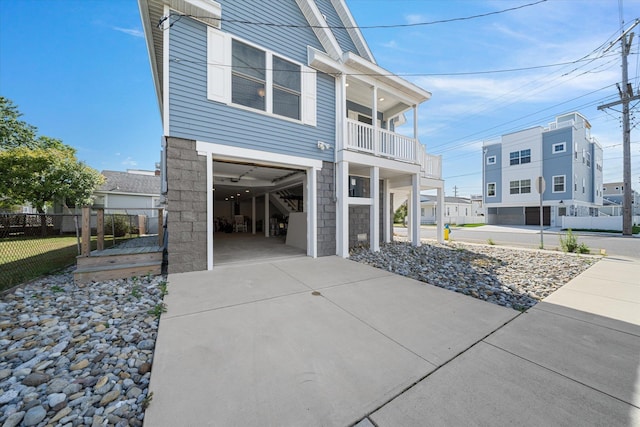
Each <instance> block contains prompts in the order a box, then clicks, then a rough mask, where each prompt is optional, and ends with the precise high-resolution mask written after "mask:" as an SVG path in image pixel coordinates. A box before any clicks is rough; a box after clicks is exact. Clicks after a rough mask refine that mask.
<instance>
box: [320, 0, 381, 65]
mask: <svg viewBox="0 0 640 427" xmlns="http://www.w3.org/2000/svg"><path fill="white" fill-rule="evenodd" d="M331 4H332V5H333V8H334V9H335V10H336V12H338V16H339V17H340V20H341V21H342V23H343V24H344V26H345V27H350V28H347V32H348V33H349V36H351V40H353V44H355V45H356V49H358V53H359V54H360V56H362V57H363V58H366V59H368V60H369V61H371V62H373V63H374V64H375V63H376V59H375V58H374V57H373V53H371V50H370V49H369V45H368V44H367V41H366V40H365V39H364V37H363V35H362V33H361V32H360V29H359V28H358V24H356V20H355V19H353V15H351V11H350V10H349V8H348V7H347V4H346V3H345V2H344V0H331Z"/></svg>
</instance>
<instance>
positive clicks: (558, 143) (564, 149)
mask: <svg viewBox="0 0 640 427" xmlns="http://www.w3.org/2000/svg"><path fill="white" fill-rule="evenodd" d="M560 145H561V146H562V149H561V150H557V151H556V147H557V146H560ZM566 151H567V143H566V142H557V143H555V144H553V146H552V148H551V154H559V153H564V152H566Z"/></svg>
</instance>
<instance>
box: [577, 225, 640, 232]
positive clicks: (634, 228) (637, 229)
mask: <svg viewBox="0 0 640 427" xmlns="http://www.w3.org/2000/svg"><path fill="white" fill-rule="evenodd" d="M572 231H589V232H592V233H618V234H621V233H622V231H620V230H592V229H589V228H574V229H572ZM631 233H633V234H638V233H640V225H634V226H632V228H631Z"/></svg>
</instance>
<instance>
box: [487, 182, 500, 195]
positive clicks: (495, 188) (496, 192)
mask: <svg viewBox="0 0 640 427" xmlns="http://www.w3.org/2000/svg"><path fill="white" fill-rule="evenodd" d="M491 184H493V196H491V195H489V186H490V185H491ZM497 195H498V186H497V185H496V183H495V182H487V197H496V196H497Z"/></svg>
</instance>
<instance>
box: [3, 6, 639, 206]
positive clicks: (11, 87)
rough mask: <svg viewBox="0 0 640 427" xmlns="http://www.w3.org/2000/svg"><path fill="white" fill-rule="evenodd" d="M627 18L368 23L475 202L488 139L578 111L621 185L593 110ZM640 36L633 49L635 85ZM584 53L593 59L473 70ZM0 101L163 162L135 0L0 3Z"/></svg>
mask: <svg viewBox="0 0 640 427" xmlns="http://www.w3.org/2000/svg"><path fill="white" fill-rule="evenodd" d="M239 1H241V0H239ZM534 1H535V0H514V1H511V0H500V1H484V0H460V1H456V0H431V1H426V0H347V4H348V5H349V7H350V9H351V11H352V14H353V15H354V17H355V19H356V21H357V22H358V24H359V25H360V26H372V25H389V24H407V23H416V22H430V21H436V20H444V19H451V18H460V17H468V16H472V15H477V14H485V13H488V12H494V11H499V10H503V9H507V8H512V7H518V6H522V5H525V4H527V3H532V2H534ZM638 17H640V0H624V1H623V4H622V18H623V19H624V21H625V23H626V24H627V25H628V24H630V23H632V22H633V21H634V20H635V19H636V18H638ZM620 22H621V14H620V9H619V2H618V1H614V0H548V1H546V2H544V3H540V4H537V5H533V6H529V7H524V8H521V9H518V10H515V11H511V12H506V13H502V14H496V15H492V16H487V17H483V18H477V19H469V20H462V21H456V22H449V23H442V24H434V25H428V26H417V27H406V28H387V29H363V30H362V31H363V34H364V36H365V38H366V39H367V41H368V43H369V46H370V48H371V50H372V51H373V53H374V55H375V57H376V60H377V61H378V64H379V65H381V66H382V67H384V68H387V69H388V70H390V71H393V72H396V73H398V74H401V75H407V76H406V78H407V79H408V80H411V81H413V82H415V83H416V84H418V85H419V86H421V87H423V88H425V89H427V90H429V91H431V92H432V93H433V97H432V99H431V100H430V101H428V102H426V103H424V104H423V105H422V106H421V108H420V110H419V111H420V115H419V130H420V140H421V142H422V143H423V144H425V145H426V146H427V150H428V151H429V152H431V153H434V154H442V156H443V159H444V168H443V175H444V178H445V179H446V183H445V190H446V194H447V195H448V196H452V195H454V193H455V191H456V190H455V189H454V187H457V194H458V195H462V196H466V195H469V194H479V193H480V192H481V178H482V172H481V171H482V162H481V157H482V154H481V153H482V150H481V147H482V143H483V141H490V140H495V139H497V138H499V136H500V135H501V134H505V133H509V132H513V131H516V130H519V129H524V128H528V127H532V126H537V125H542V126H546V125H547V124H548V123H549V122H551V121H553V119H554V117H555V116H556V115H559V114H562V113H565V112H569V111H579V112H581V113H582V114H583V115H585V116H586V117H587V118H588V119H589V120H590V122H591V124H592V126H593V127H592V135H593V136H595V137H596V138H597V139H598V140H599V142H600V143H601V145H602V146H603V147H604V157H605V162H604V177H605V182H606V181H621V180H622V146H621V142H622V137H621V128H620V114H619V113H618V112H616V111H615V110H608V111H605V112H603V111H598V110H597V106H598V105H600V104H602V103H606V102H611V101H614V100H616V99H617V89H616V88H615V83H616V82H618V81H620V79H621V77H620V76H621V73H620V49H619V45H616V46H614V47H613V48H611V49H610V50H609V51H608V52H607V53H603V48H602V47H603V46H608V45H609V42H611V41H612V40H614V39H615V38H616V37H617V36H618V35H619V30H620ZM635 32H636V34H639V33H640V26H638V27H636V30H635ZM638 39H640V37H636V38H635V39H634V43H633V48H632V54H631V55H630V56H629V77H630V81H631V82H633V85H634V88H636V90H637V88H638V85H639V80H638V74H639V58H640V55H638V52H639V47H638V46H639V44H638ZM581 58H586V59H588V60H586V61H582V62H577V63H574V64H568V65H564V66H553V67H543V68H534V69H529V70H523V71H517V72H504V73H487V74H484V73H481V74H478V72H483V71H490V70H506V69H514V68H532V67H539V66H546V65H552V64H560V63H570V62H574V61H576V60H579V59H581ZM591 59H593V61H591ZM455 73H471V74H466V75H454V74H455ZM474 73H475V74H474ZM436 74H437V75H436ZM0 95H2V96H5V97H8V98H10V99H12V100H13V101H14V103H15V104H17V105H18V106H19V109H20V111H21V112H22V113H24V116H23V120H26V121H27V122H29V123H31V124H33V125H35V126H37V127H38V128H39V131H40V134H43V135H47V136H51V137H56V138H60V139H62V140H63V141H64V142H65V143H67V144H69V145H71V146H73V147H75V148H76V149H77V150H78V157H79V158H80V159H81V160H83V161H85V162H86V163H87V164H89V165H90V166H92V167H94V168H96V169H98V170H104V169H110V170H125V169H131V168H133V169H153V167H154V164H155V162H157V161H159V151H160V136H161V134H162V129H161V123H160V114H159V111H158V106H157V102H156V96H155V91H154V88H153V83H152V79H151V71H150V66H149V62H148V55H147V51H146V45H145V41H144V38H143V34H142V25H141V23H140V16H139V12H138V8H137V2H136V1H134V0H82V1H81V0H57V1H45V0H0ZM639 121H640V114H638V113H637V112H636V120H635V123H638V122H639ZM639 126H640V125H639ZM631 141H632V146H631V147H632V183H633V185H634V187H636V188H638V187H640V136H639V134H638V129H637V128H636V129H634V130H633V131H632V134H631Z"/></svg>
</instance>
